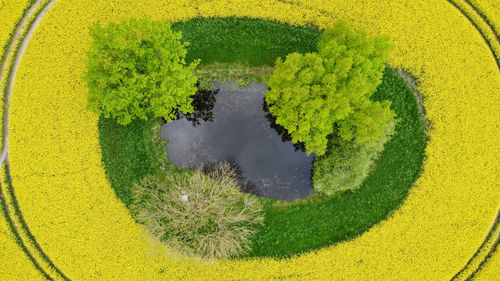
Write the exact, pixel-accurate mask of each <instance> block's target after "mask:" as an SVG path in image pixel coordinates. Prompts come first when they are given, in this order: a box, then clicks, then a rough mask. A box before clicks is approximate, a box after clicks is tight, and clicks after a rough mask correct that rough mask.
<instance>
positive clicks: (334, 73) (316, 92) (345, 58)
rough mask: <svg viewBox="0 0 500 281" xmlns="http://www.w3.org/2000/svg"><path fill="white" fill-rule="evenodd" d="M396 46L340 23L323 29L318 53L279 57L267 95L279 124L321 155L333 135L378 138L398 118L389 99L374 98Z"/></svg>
mask: <svg viewBox="0 0 500 281" xmlns="http://www.w3.org/2000/svg"><path fill="white" fill-rule="evenodd" d="M392 48H393V46H392V43H390V41H389V38H388V37H382V36H379V37H373V38H367V37H366V34H365V32H364V31H355V32H354V31H352V29H351V27H350V25H349V24H348V23H347V22H346V21H338V22H336V23H335V25H334V26H333V28H329V29H326V30H325V32H324V33H323V37H322V38H321V40H320V41H319V43H318V52H314V53H307V54H299V53H292V54H289V55H287V57H286V59H285V61H284V62H283V61H282V60H281V59H278V60H277V61H276V70H275V71H274V73H273V74H272V76H271V78H270V79H269V83H268V85H269V87H271V90H270V91H268V93H267V94H266V102H267V103H268V104H269V110H270V112H271V113H272V114H273V115H275V116H276V118H277V119H276V123H278V124H280V125H282V126H283V127H285V129H287V130H288V132H289V133H290V135H291V136H292V141H293V142H295V143H297V142H303V143H304V144H305V148H306V150H307V152H308V153H311V152H315V153H316V155H319V156H320V155H323V154H324V153H325V152H326V148H327V144H328V136H330V135H332V134H335V135H338V136H340V137H341V138H342V139H343V140H346V141H350V140H352V139H354V140H355V141H356V142H357V143H359V144H361V143H363V142H366V141H370V140H376V139H377V138H378V137H380V135H381V134H382V133H383V132H384V129H385V127H386V123H387V121H388V120H389V119H390V118H392V117H394V113H393V112H392V111H391V110H390V107H389V106H390V103H389V102H388V101H383V102H374V101H371V100H370V96H371V95H372V94H373V93H374V92H375V90H376V88H377V86H378V85H379V84H380V82H381V81H382V75H383V70H384V67H385V65H384V62H385V61H386V60H387V57H388V55H389V52H390V51H391V50H392ZM335 128H336V129H335Z"/></svg>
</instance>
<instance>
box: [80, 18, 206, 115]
mask: <svg viewBox="0 0 500 281" xmlns="http://www.w3.org/2000/svg"><path fill="white" fill-rule="evenodd" d="M90 34H91V36H92V37H93V39H94V40H93V42H92V45H91V50H90V51H89V52H88V53H87V66H88V71H87V73H86V74H85V76H84V79H85V81H86V82H87V85H88V107H89V109H90V110H92V111H94V112H95V113H97V114H98V115H101V116H104V117H106V118H109V117H113V118H115V119H116V120H117V122H118V123H120V124H122V125H126V124H129V123H130V122H131V121H132V120H134V119H138V118H140V119H144V120H147V119H149V118H152V117H164V118H165V119H166V120H172V119H174V118H175V112H176V110H180V111H182V112H184V113H190V112H192V110H193V109H192V106H191V101H192V100H191V98H190V96H191V95H193V94H195V93H196V90H197V88H196V87H195V83H196V76H195V75H194V73H193V70H194V68H195V67H196V66H197V64H198V61H195V62H193V63H191V64H189V65H186V63H185V61H184V59H185V56H186V53H187V50H186V45H187V43H183V42H181V38H182V34H181V33H180V32H173V31H172V30H171V28H170V25H169V24H166V23H164V22H161V21H153V20H150V19H143V20H135V19H130V20H128V21H123V22H122V23H120V24H116V23H110V24H109V25H107V26H104V27H103V26H101V25H100V24H99V23H95V24H94V25H93V26H92V27H91V28H90Z"/></svg>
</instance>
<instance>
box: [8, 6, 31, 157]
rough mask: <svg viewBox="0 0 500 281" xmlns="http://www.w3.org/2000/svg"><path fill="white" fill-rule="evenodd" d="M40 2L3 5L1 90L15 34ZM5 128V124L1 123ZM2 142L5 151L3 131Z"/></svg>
mask: <svg viewBox="0 0 500 281" xmlns="http://www.w3.org/2000/svg"><path fill="white" fill-rule="evenodd" d="M38 2H39V1H34V0H26V1H16V0H9V1H7V2H5V3H3V6H2V7H1V8H0V15H1V16H2V21H1V22H0V46H2V54H1V55H0V89H3V87H4V81H5V79H4V78H5V76H6V75H5V73H6V72H7V69H8V68H9V65H10V61H11V58H12V56H11V52H9V50H12V49H15V44H16V42H17V38H16V36H15V34H16V33H17V32H21V30H22V29H23V28H24V24H23V23H25V22H26V21H27V19H28V18H29V17H30V16H31V14H32V13H33V10H34V9H35V8H36V6H38ZM3 110H4V99H1V100H0V116H3ZM0 124H2V126H3V122H1V123H0ZM0 131H1V132H0V136H2V138H1V139H2V141H1V142H0V149H3V131H4V130H3V129H1V130H0Z"/></svg>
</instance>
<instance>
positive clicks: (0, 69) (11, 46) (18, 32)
mask: <svg viewBox="0 0 500 281" xmlns="http://www.w3.org/2000/svg"><path fill="white" fill-rule="evenodd" d="M41 2H42V0H36V1H35V3H33V5H31V7H29V8H28V10H27V11H26V13H25V15H24V17H23V18H22V19H21V22H20V23H19V24H18V25H17V27H16V29H15V31H14V34H13V35H12V36H11V37H10V42H9V46H8V47H7V49H5V53H4V54H3V56H2V63H1V66H0V81H2V80H3V74H4V72H5V69H6V67H7V62H8V61H9V59H10V54H12V53H13V52H14V47H15V45H16V42H17V40H18V39H19V37H20V36H21V33H22V30H23V29H24V26H25V25H26V23H27V22H28V19H29V18H30V17H31V15H32V14H33V12H34V11H35V10H36V8H37V7H38V5H40V3H41ZM0 163H1V162H0Z"/></svg>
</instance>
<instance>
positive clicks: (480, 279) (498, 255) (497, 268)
mask: <svg viewBox="0 0 500 281" xmlns="http://www.w3.org/2000/svg"><path fill="white" fill-rule="evenodd" d="M498 247H499V245H498V244H497V248H496V251H494V252H492V253H491V256H489V257H488V262H487V263H485V264H484V265H483V266H482V267H481V268H480V270H479V272H477V273H476V275H474V279H473V280H477V281H490V280H495V278H498V276H500V251H499V250H498Z"/></svg>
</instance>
